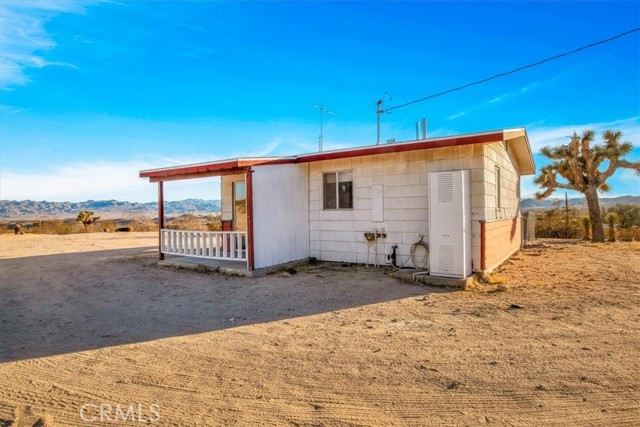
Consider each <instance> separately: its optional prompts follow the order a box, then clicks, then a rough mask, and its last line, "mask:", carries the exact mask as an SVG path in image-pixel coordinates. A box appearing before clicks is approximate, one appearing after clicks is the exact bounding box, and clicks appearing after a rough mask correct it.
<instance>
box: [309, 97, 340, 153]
mask: <svg viewBox="0 0 640 427" xmlns="http://www.w3.org/2000/svg"><path fill="white" fill-rule="evenodd" d="M313 108H316V109H318V110H320V136H319V137H318V151H322V128H323V123H324V113H327V114H331V115H332V116H335V115H336V113H334V112H333V111H331V110H329V109H328V108H324V106H323V105H322V101H320V105H314V106H313Z"/></svg>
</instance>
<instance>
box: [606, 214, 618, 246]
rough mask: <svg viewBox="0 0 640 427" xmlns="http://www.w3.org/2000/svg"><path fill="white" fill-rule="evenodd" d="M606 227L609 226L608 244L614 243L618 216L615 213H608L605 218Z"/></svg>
mask: <svg viewBox="0 0 640 427" xmlns="http://www.w3.org/2000/svg"><path fill="white" fill-rule="evenodd" d="M606 220H607V225H608V226H609V230H608V237H609V241H610V242H615V241H616V224H617V223H618V215H617V214H616V213H615V212H609V213H608V214H607V216H606Z"/></svg>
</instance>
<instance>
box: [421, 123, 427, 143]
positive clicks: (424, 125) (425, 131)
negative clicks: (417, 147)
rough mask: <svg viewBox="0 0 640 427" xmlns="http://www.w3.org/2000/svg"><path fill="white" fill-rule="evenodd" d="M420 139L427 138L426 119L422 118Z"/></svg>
mask: <svg viewBox="0 0 640 427" xmlns="http://www.w3.org/2000/svg"><path fill="white" fill-rule="evenodd" d="M422 139H427V119H422Z"/></svg>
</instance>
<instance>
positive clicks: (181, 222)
mask: <svg viewBox="0 0 640 427" xmlns="http://www.w3.org/2000/svg"><path fill="white" fill-rule="evenodd" d="M165 227H166V228H169V229H172V230H192V231H208V230H209V228H208V227H207V220H206V219H205V218H202V217H200V216H197V215H193V214H184V215H182V216H179V217H177V218H171V219H169V220H167V221H166V223H165Z"/></svg>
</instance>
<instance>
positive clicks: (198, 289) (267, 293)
mask: <svg viewBox="0 0 640 427" xmlns="http://www.w3.org/2000/svg"><path fill="white" fill-rule="evenodd" d="M155 254H156V253H155V251H154V250H153V248H148V247H144V248H133V249H123V250H105V251H94V252H81V253H72V254H59V255H48V256H37V257H28V258H14V259H2V260H0V336H1V341H2V345H1V347H0V362H9V361H16V360H22V359H31V358H36V357H44V356H52V355H57V354H64V353H70V352H78V351H83V350H91V349H97V348H102V347H107V346H114V345H120V344H126V343H135V342H143V341H149V340H155V339H159V338H166V337H172V336H179V335H187V334H194V333H201V332H208V331H215V330H220V329H226V328H232V327H236V326H241V325H247V324H254V323H264V322H272V321H277V320H281V319H286V318H292V317H299V316H308V315H313V314H319V313H325V312H331V311H336V310H343V309H349V308H353V307H358V306H364V305H368V304H376V303H381V302H385V301H392V300H397V299H402V298H407V297H411V296H417V295H424V294H426V293H429V292H433V289H429V288H426V287H422V286H416V285H412V284H407V283H402V282H400V281H398V280H396V279H393V278H391V277H389V276H386V275H384V274H383V273H382V271H381V270H378V269H374V268H372V267H370V268H369V269H366V270H365V269H362V268H360V269H359V271H358V270H356V268H354V267H341V266H340V265H336V264H320V265H318V266H309V267H305V268H302V269H301V271H299V272H298V273H297V274H295V275H291V276H289V277H287V276H286V275H283V274H275V275H271V276H266V277H262V278H257V279H250V278H239V277H227V276H221V275H218V274H216V273H213V274H203V273H198V272H193V271H178V270H174V269H167V268H160V267H159V266H158V265H157V260H156V255H155Z"/></svg>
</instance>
